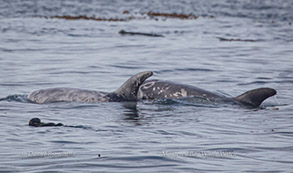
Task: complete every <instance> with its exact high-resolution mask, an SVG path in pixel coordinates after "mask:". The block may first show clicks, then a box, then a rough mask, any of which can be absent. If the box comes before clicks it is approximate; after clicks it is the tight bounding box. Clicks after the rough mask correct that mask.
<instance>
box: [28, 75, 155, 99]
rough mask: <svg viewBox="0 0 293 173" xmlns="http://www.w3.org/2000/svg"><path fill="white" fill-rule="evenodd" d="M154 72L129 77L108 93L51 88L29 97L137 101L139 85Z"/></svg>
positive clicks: (35, 92) (38, 91)
mask: <svg viewBox="0 0 293 173" xmlns="http://www.w3.org/2000/svg"><path fill="white" fill-rule="evenodd" d="M152 75H153V73H152V72H151V71H146V72H141V73H138V74H136V75H134V76H132V77H131V78H130V79H128V80H127V81H126V82H125V83H124V84H123V85H122V86H121V87H120V88H118V89H117V90H116V91H115V92H112V93H106V92H98V91H93V90H84V89H76V88H49V89H41V90H37V91H34V92H32V93H30V94H29V95H28V99H29V100H30V101H31V102H33V103H39V104H43V103H53V102H89V103H95V102H113V101H116V102H119V101H136V100H137V91H138V88H139V86H140V85H141V84H142V83H143V82H144V81H145V80H146V79H147V78H149V77H150V76H152Z"/></svg>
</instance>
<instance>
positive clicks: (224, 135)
mask: <svg viewBox="0 0 293 173" xmlns="http://www.w3.org/2000/svg"><path fill="white" fill-rule="evenodd" d="M292 9H293V2H292V1H291V0H268V1H252V0H251V1H249V0H233V1H231V0H221V1H191V0H182V1H138V0H124V1H90V0H88V1H77V0H75V1H57V0H53V1H21V0H7V1H3V0H2V1H1V3H0V74H1V75H0V98H3V97H7V96H9V95H14V94H21V95H24V94H29V93H30V92H31V91H34V90H36V89H42V88H50V87H75V88H83V89H94V90H98V91H107V92H108V91H109V92H110V91H114V90H115V89H117V88H118V87H119V86H120V85H121V84H122V83H123V82H124V81H125V80H126V79H128V78H129V77H130V76H131V75H133V74H135V73H137V72H140V71H145V70H152V71H154V76H153V77H152V79H155V78H156V79H164V80H171V81H177V82H179V83H184V84H191V85H194V86H197V87H200V88H204V89H206V90H209V91H212V92H215V93H218V94H222V95H226V96H237V95H239V94H241V93H243V92H245V91H247V90H250V89H254V88H258V87H271V88H274V89H276V90H277V92H278V94H277V96H275V97H272V98H270V99H268V100H266V101H265V102H264V103H263V105H262V107H263V108H262V109H253V110H251V109H244V108H239V107H235V106H226V105H225V106H223V105H222V106H210V105H198V104H195V103H192V102H190V101H188V100H173V101H172V100H171V101H170V100H169V101H168V100H167V101H166V100H165V101H164V100H163V101H156V102H138V103H95V104H88V103H53V104H43V105H39V104H32V103H27V102H20V101H17V100H15V99H14V100H13V99H12V100H7V99H6V100H3V101H0V125H1V128H0V139H1V140H0V171H1V172H42V171H44V172H45V171H47V172H49V171H51V172H54V171H58V172H240V171H242V172H292V170H293V166H292V165H293V144H292V141H293V100H292V96H293V94H292V93H293V90H292V89H293V68H292V67H293V25H292V22H293V11H292ZM126 10H127V11H129V14H122V13H123V11H126ZM149 11H154V12H164V13H184V14H193V15H198V16H199V18H197V19H196V20H194V19H185V20H183V19H178V18H175V19H173V18H164V17H158V18H157V20H155V19H153V18H150V17H148V16H147V15H146V13H147V12H149ZM62 15H72V16H78V15H86V16H89V17H90V16H95V17H103V18H127V17H129V16H135V17H136V19H134V20H130V21H124V22H123V21H121V22H102V21H94V20H64V19H50V18H45V17H50V16H62ZM144 16H146V18H145V19H143V17H144ZM211 16H214V17H211ZM138 18H139V19H138ZM121 29H124V30H126V31H135V32H147V33H156V34H161V35H164V37H146V36H127V35H125V36H122V35H119V33H118V32H119V31H120V30H121ZM218 37H221V38H227V39H241V40H242V41H220V40H219V38H218ZM247 39H249V40H253V42H251V41H244V40H247ZM33 117H39V118H41V119H42V121H45V122H55V123H58V122H61V123H64V124H66V125H76V126H79V128H70V127H43V128H34V127H30V126H28V121H29V120H30V119H31V118H33Z"/></svg>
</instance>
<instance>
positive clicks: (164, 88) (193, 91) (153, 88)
mask: <svg viewBox="0 0 293 173" xmlns="http://www.w3.org/2000/svg"><path fill="white" fill-rule="evenodd" d="M276 93H277V92H276V90H274V89H272V88H258V89H254V90H250V91H247V92H245V93H243V94H241V95H239V96H237V97H233V98H228V97H225V96H221V95H218V94H214V93H212V92H209V91H206V90H204V89H200V88H197V87H194V86H191V85H184V84H178V83H174V82H169V81H161V80H150V81H145V82H144V83H143V84H142V85H141V86H140V87H139V90H138V93H137V98H138V100H142V99H148V100H153V99H164V98H182V97H195V98H197V99H202V100H206V101H210V102H224V103H226V102H229V103H233V104H234V103H235V104H239V105H243V106H246V107H251V108H255V107H259V106H260V105H261V103H262V102H263V101H264V100H265V99H267V98H269V97H271V96H273V95H275V94H276Z"/></svg>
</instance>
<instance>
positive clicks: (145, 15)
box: [41, 10, 214, 22]
mask: <svg viewBox="0 0 293 173" xmlns="http://www.w3.org/2000/svg"><path fill="white" fill-rule="evenodd" d="M122 14H123V16H122V17H120V18H112V17H110V18H107V17H95V16H90V17H89V16H86V15H78V16H71V15H63V16H58V15H56V16H49V17H47V16H41V17H44V18H50V19H65V20H94V21H108V22H125V21H130V20H145V19H154V20H158V19H159V18H163V19H166V18H177V19H185V20H193V19H197V18H198V17H199V16H196V15H193V14H178V13H160V12H152V11H149V12H147V13H135V14H134V15H133V14H131V13H130V12H129V11H127V10H125V11H123V12H122ZM202 17H210V18H213V17H214V16H202Z"/></svg>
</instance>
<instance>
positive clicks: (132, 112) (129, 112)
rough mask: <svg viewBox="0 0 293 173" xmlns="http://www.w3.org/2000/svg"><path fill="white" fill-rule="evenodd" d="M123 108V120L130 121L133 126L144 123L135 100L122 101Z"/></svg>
mask: <svg viewBox="0 0 293 173" xmlns="http://www.w3.org/2000/svg"><path fill="white" fill-rule="evenodd" d="M122 106H123V108H125V109H124V110H123V117H122V119H123V122H127V123H131V124H133V125H135V126H141V125H143V124H144V123H145V121H144V118H143V116H142V115H141V113H140V111H139V110H138V109H137V102H124V103H123V104H122Z"/></svg>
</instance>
